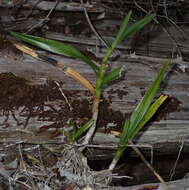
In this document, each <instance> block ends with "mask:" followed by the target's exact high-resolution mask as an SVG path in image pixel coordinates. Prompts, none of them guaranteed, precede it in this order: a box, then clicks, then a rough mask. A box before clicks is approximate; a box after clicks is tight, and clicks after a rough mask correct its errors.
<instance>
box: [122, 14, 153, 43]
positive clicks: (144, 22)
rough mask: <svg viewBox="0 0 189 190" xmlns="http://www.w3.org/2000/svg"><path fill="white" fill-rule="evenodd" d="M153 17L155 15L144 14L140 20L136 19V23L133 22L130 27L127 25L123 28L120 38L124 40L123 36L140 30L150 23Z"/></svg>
mask: <svg viewBox="0 0 189 190" xmlns="http://www.w3.org/2000/svg"><path fill="white" fill-rule="evenodd" d="M154 17H155V16H154V15H150V16H146V17H144V18H143V19H141V20H139V21H137V22H136V23H134V24H133V25H131V26H130V27H128V28H127V29H126V30H125V32H124V34H123V35H122V38H121V40H124V39H125V38H127V37H129V36H130V35H133V34H134V33H136V32H137V31H139V30H141V29H142V28H143V27H144V26H145V25H147V24H148V23H150V22H151V21H152V20H153V19H154Z"/></svg>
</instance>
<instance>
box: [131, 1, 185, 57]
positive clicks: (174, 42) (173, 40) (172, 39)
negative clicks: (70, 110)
mask: <svg viewBox="0 0 189 190" xmlns="http://www.w3.org/2000/svg"><path fill="white" fill-rule="evenodd" d="M134 3H135V5H136V6H137V7H138V8H139V9H140V10H142V11H143V12H145V13H146V14H147V13H148V12H147V11H146V10H145V9H144V8H143V7H141V6H140V5H139V4H138V3H137V2H136V0H134ZM153 20H154V21H155V22H156V24H159V25H160V26H161V27H162V29H163V30H164V32H166V33H167V35H168V37H169V38H170V39H171V41H172V42H173V44H174V45H175V46H176V48H177V50H178V54H179V56H180V57H182V52H181V49H180V47H179V45H178V43H177V41H176V40H175V39H174V38H173V36H172V35H171V34H170V32H169V31H168V30H167V28H165V27H164V26H163V25H162V24H161V23H160V22H159V21H158V20H157V19H156V18H154V19H153Z"/></svg>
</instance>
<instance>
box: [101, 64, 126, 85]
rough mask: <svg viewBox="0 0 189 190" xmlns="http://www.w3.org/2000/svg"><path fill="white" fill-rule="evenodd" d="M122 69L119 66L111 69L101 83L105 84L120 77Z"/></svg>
mask: <svg viewBox="0 0 189 190" xmlns="http://www.w3.org/2000/svg"><path fill="white" fill-rule="evenodd" d="M122 70H123V67H120V68H116V69H113V70H112V71H110V72H109V73H107V74H106V75H105V76H104V78H103V82H102V85H105V84H107V83H109V82H112V81H114V80H116V79H118V78H120V77H121V72H122Z"/></svg>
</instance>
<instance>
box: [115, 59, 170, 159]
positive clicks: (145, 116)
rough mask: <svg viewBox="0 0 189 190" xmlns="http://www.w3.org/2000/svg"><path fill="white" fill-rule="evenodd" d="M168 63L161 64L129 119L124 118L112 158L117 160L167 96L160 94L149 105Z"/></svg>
mask: <svg viewBox="0 0 189 190" xmlns="http://www.w3.org/2000/svg"><path fill="white" fill-rule="evenodd" d="M170 63H171V62H170V61H169V60H168V61H167V62H166V63H165V64H164V65H163V67H162V68H161V70H160V72H159V73H158V75H157V77H156V79H155V80H154V81H153V82H152V84H151V86H150V87H149V89H148V90H147V92H146V93H145V95H144V97H143V98H142V100H141V101H140V103H139V104H138V105H137V107H136V108H135V110H134V112H133V113H132V115H131V117H130V119H129V120H126V122H125V124H124V127H123V132H122V133H121V136H120V142H119V145H118V149H117V151H116V154H115V156H114V159H116V160H118V159H119V158H120V157H121V155H122V154H123V152H124V150H125V148H126V145H127V144H128V142H129V141H130V140H132V139H133V138H134V136H135V135H136V134H137V133H138V132H139V130H140V129H141V128H142V127H143V126H144V125H145V124H146V123H147V122H148V121H149V120H150V119H151V117H152V116H153V115H154V114H155V112H156V111H157V109H158V108H159V107H160V106H161V105H162V103H163V102H164V101H165V99H166V98H167V96H160V97H159V98H158V99H157V100H156V101H155V102H154V103H153V104H152V105H151V103H152V101H153V98H154V96H155V95H156V93H157V90H158V88H159V86H160V83H161V81H162V80H163V77H164V74H165V72H166V71H167V69H168V67H169V65H170ZM123 145H125V146H123Z"/></svg>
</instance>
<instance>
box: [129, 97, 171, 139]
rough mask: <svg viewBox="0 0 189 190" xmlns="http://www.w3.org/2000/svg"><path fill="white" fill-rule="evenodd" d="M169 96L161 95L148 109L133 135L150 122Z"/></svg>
mask: <svg viewBox="0 0 189 190" xmlns="http://www.w3.org/2000/svg"><path fill="white" fill-rule="evenodd" d="M167 98H168V96H166V95H161V96H160V97H159V98H158V99H157V100H156V101H155V102H154V103H153V104H152V105H151V106H150V108H149V109H148V111H147V113H146V114H145V116H144V118H143V120H142V121H141V122H140V123H139V125H138V127H137V128H136V130H135V131H133V134H132V137H131V138H134V136H135V135H136V134H137V133H138V132H139V131H140V130H141V129H142V128H143V127H144V126H145V125H146V123H148V121H149V120H150V119H151V118H152V117H153V116H154V114H155V113H156V111H157V110H158V109H159V107H160V106H161V105H162V104H163V103H164V102H165V100H166V99H167ZM131 140H132V139H131Z"/></svg>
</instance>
